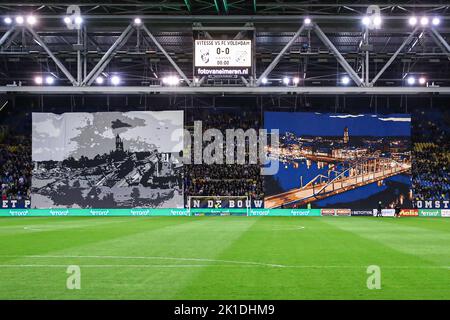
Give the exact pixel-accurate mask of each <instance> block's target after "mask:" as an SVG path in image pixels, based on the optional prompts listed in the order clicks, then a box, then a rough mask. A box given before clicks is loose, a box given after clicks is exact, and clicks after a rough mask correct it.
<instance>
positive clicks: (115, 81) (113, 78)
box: [111, 76, 121, 86]
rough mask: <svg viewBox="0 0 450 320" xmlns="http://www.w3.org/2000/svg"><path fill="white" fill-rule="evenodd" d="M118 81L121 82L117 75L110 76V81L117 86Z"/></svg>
mask: <svg viewBox="0 0 450 320" xmlns="http://www.w3.org/2000/svg"><path fill="white" fill-rule="evenodd" d="M120 82H121V79H120V77H119V76H112V78H111V83H112V84H113V85H114V86H118V85H119V84H120Z"/></svg>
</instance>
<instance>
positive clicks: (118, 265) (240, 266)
mask: <svg viewBox="0 0 450 320" xmlns="http://www.w3.org/2000/svg"><path fill="white" fill-rule="evenodd" d="M69 265H70V264H0V267H1V268H3V267H5V268H8V267H9V268H67V267H68V266H69ZM79 267H80V268H209V267H221V268H222V267H231V268H236V267H239V268H242V267H247V268H252V267H254V266H251V265H239V266H236V265H231V264H229V265H220V264H86V265H79ZM285 267H286V268H291V269H365V268H367V266H300V265H299V266H285ZM381 268H387V269H450V266H385V267H381Z"/></svg>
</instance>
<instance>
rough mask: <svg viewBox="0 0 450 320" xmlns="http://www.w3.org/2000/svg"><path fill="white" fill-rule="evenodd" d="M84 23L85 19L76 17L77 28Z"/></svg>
mask: <svg viewBox="0 0 450 320" xmlns="http://www.w3.org/2000/svg"><path fill="white" fill-rule="evenodd" d="M82 23H83V18H82V17H81V16H76V17H75V24H76V25H77V26H80V25H81V24H82Z"/></svg>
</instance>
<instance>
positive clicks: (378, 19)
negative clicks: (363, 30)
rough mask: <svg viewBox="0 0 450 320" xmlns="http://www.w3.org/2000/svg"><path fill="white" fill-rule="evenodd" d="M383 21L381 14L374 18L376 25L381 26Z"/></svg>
mask: <svg viewBox="0 0 450 320" xmlns="http://www.w3.org/2000/svg"><path fill="white" fill-rule="evenodd" d="M381 23H382V20H381V16H376V17H375V18H373V24H374V26H375V27H379V26H381Z"/></svg>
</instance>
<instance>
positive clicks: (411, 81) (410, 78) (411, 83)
mask: <svg viewBox="0 0 450 320" xmlns="http://www.w3.org/2000/svg"><path fill="white" fill-rule="evenodd" d="M406 81H407V82H408V84H409V85H410V86H412V85H414V84H415V83H416V78H414V77H413V76H409V77H408V79H407V80H406Z"/></svg>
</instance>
